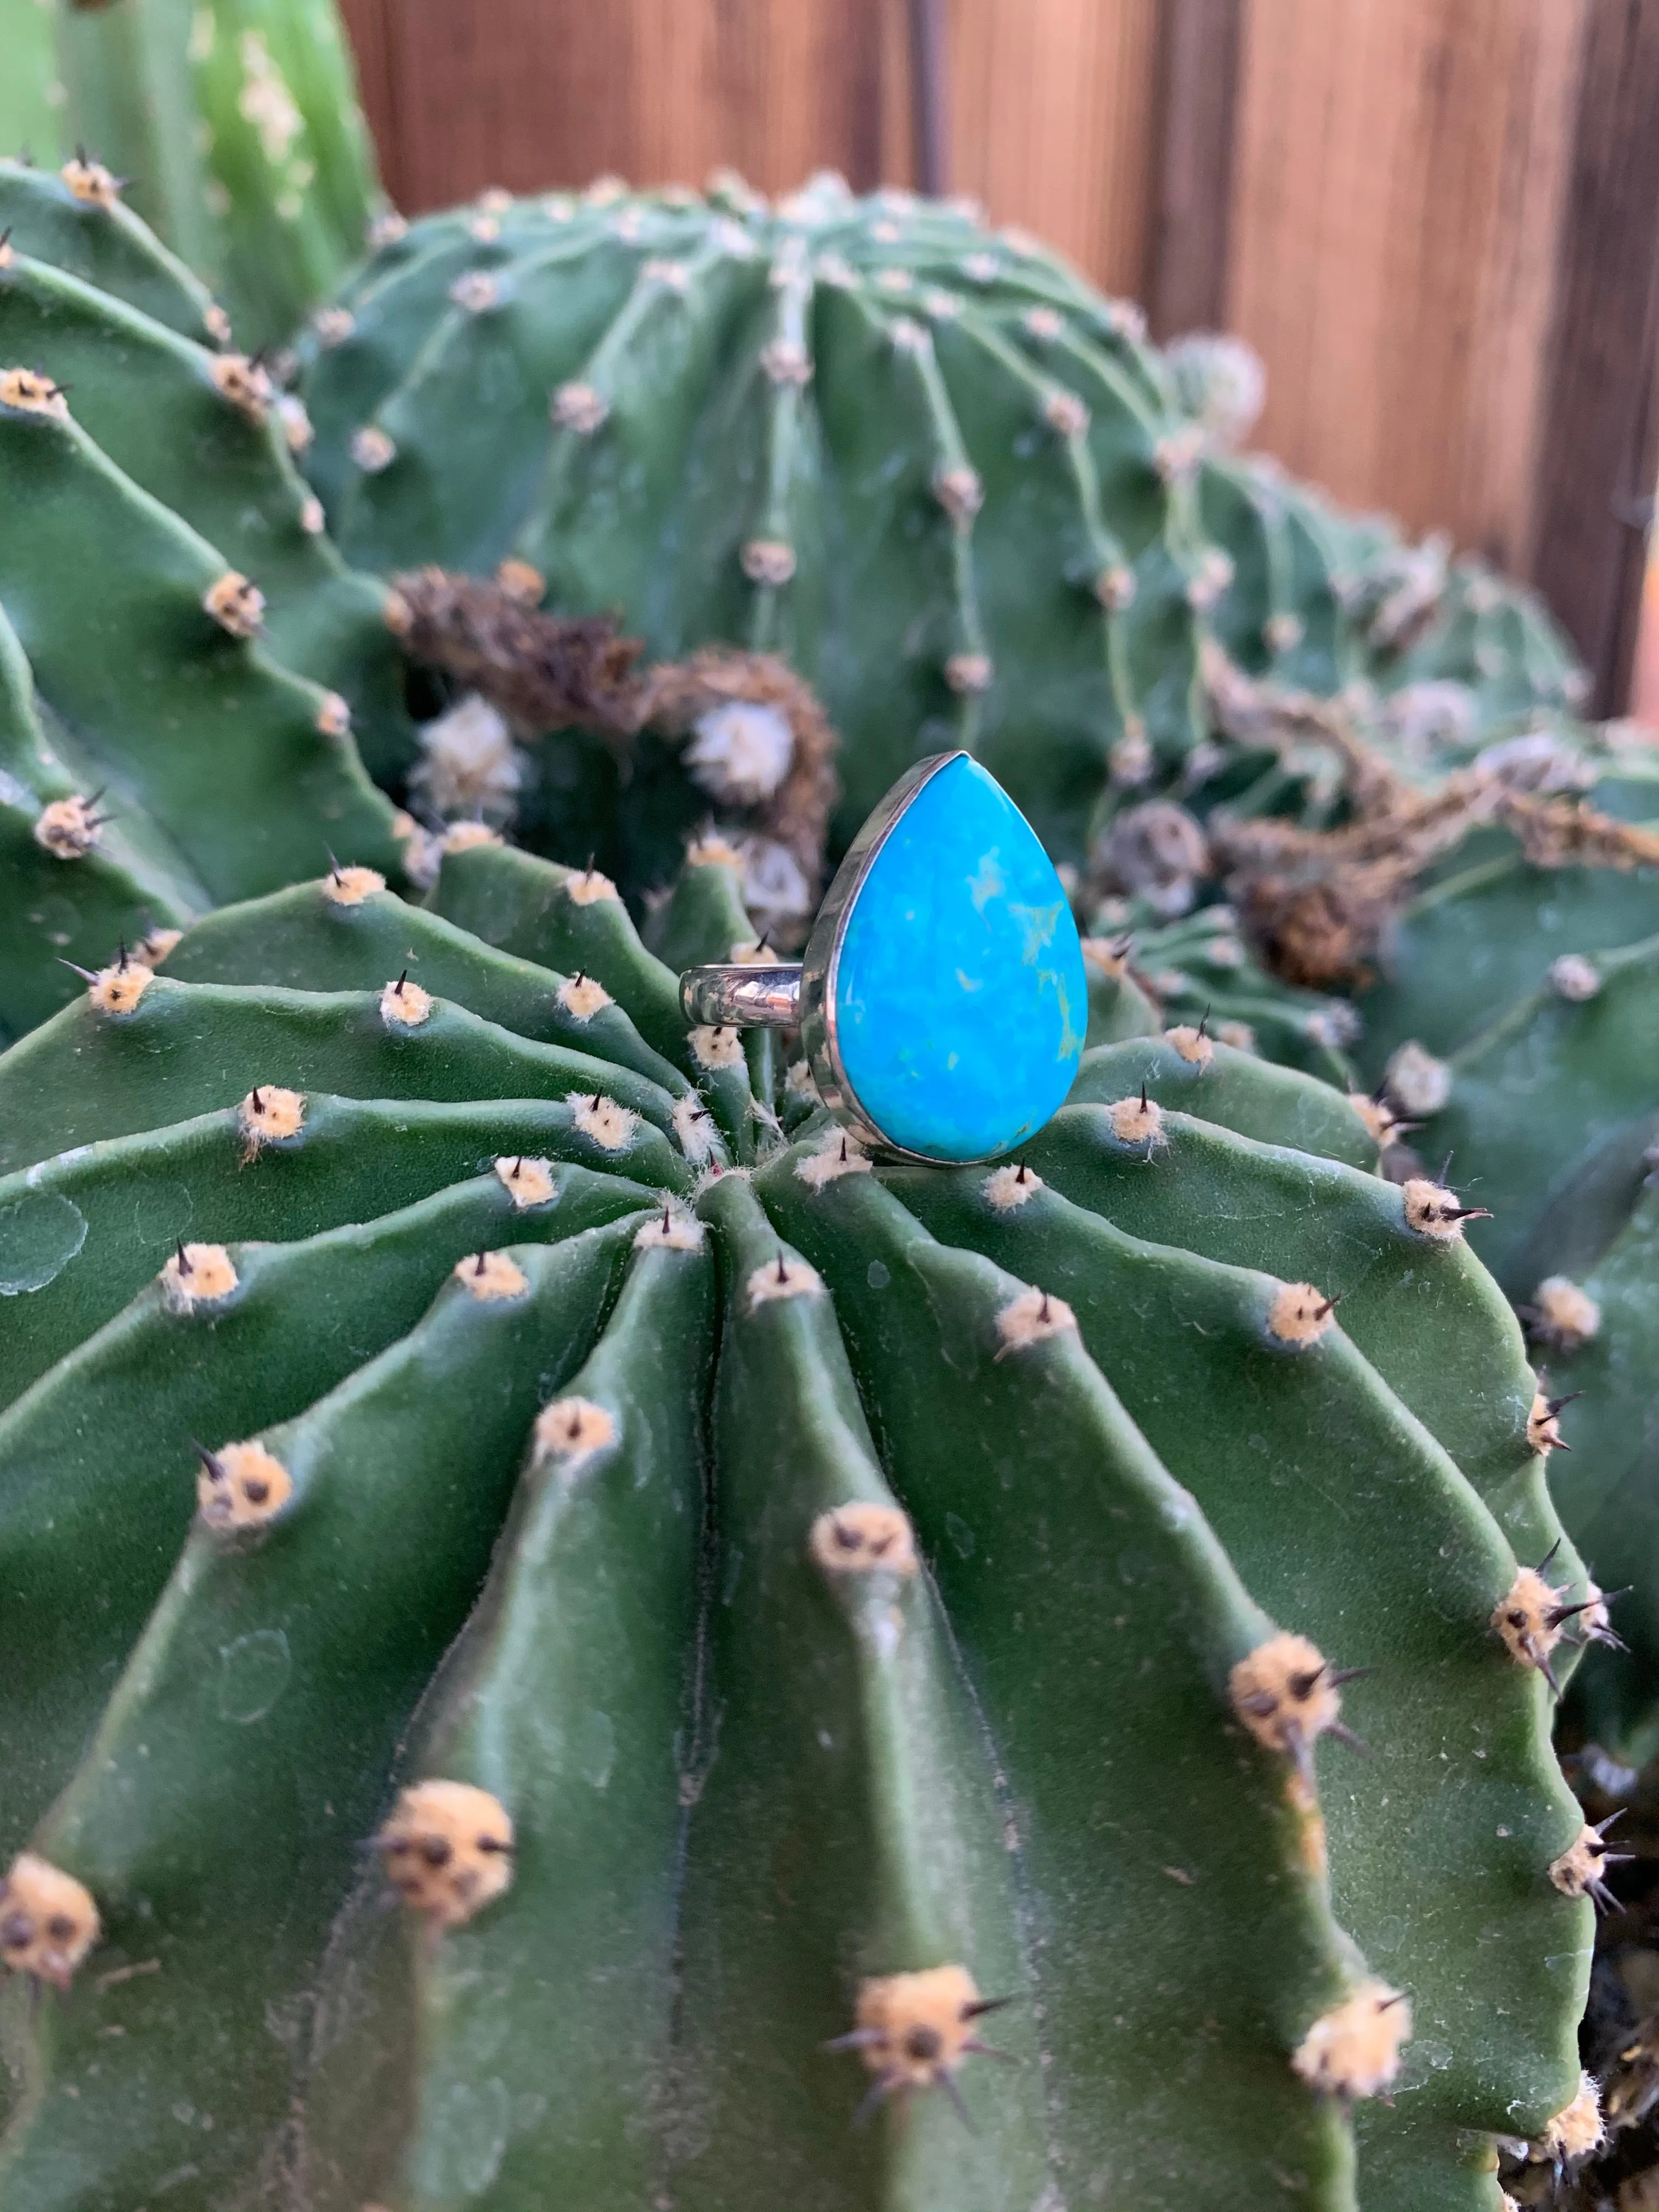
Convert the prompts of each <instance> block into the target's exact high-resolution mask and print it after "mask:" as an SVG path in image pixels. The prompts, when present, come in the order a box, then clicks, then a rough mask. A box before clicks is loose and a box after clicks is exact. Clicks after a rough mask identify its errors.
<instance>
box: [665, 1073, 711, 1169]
mask: <svg viewBox="0 0 1659 2212" xmlns="http://www.w3.org/2000/svg"><path fill="white" fill-rule="evenodd" d="M671 1120H672V1121H673V1124H674V1134H675V1136H676V1137H677V1138H678V1140H679V1147H680V1150H681V1152H684V1155H685V1157H686V1158H687V1159H688V1160H690V1162H691V1163H692V1164H693V1166H697V1165H699V1164H701V1163H702V1161H704V1160H706V1159H707V1158H708V1157H709V1155H710V1153H711V1152H713V1151H714V1115H712V1114H711V1113H710V1112H709V1110H708V1108H707V1107H706V1106H705V1105H704V1104H703V1103H702V1099H701V1098H699V1097H697V1096H696V1093H695V1092H694V1091H687V1092H685V1093H684V1095H683V1096H682V1097H678V1098H677V1099H676V1100H675V1101H674V1110H673V1113H672V1115H671Z"/></svg>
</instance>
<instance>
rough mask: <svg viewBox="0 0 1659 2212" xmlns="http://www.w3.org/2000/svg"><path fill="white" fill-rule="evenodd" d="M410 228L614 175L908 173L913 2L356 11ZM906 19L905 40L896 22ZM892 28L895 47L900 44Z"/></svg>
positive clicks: (350, 10) (530, 4) (382, 133)
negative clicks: (511, 196) (473, 202)
mask: <svg viewBox="0 0 1659 2212" xmlns="http://www.w3.org/2000/svg"><path fill="white" fill-rule="evenodd" d="M343 12H344V15H345V17H346V21H347V24H348V27H349V30H350V33H351V35H352V39H353V41H354V44H355V45H356V47H357V52H358V55H359V60H360V66H361V68H362V76H363V93H364V99H365V102H366V105H367V107H368V114H369V118H370V121H371V122H372V124H373V125H374V129H375V134H376V137H377V139H378V140H379V142H380V147H381V149H382V155H383V159H384V160H385V165H386V171H387V176H388V184H389V185H393V187H394V189H395V193H396V197H397V198H398V204H400V205H401V206H402V207H403V208H404V210H405V211H406V212H408V213H410V214H415V213H418V212H419V211H420V210H422V209H425V208H429V207H439V206H442V205H445V204H447V203H448V202H451V201H454V200H460V199H467V198H470V197H472V196H474V195H475V194H476V193H477V192H479V191H483V189H484V188H485V187H486V186H487V185H505V186H507V188H508V189H509V190H513V191H532V190H536V189H538V188H540V187H543V186H546V185H581V184H586V183H587V182H589V181H591V179H592V178H593V177H595V176H598V175H600V174H602V173H619V174H622V175H623V176H626V177H627V178H628V179H629V180H630V181H632V182H635V183H641V184H660V183H668V182H678V183H689V184H696V183H700V182H701V181H702V179H703V177H704V176H705V175H706V174H707V173H708V171H709V170H710V169H711V168H714V167H717V166H729V167H734V168H737V169H738V170H740V171H742V173H744V175H745V176H746V177H748V179H750V182H751V183H753V184H755V185H757V186H759V187H760V188H761V189H762V190H763V191H785V190H787V188H788V187H789V186H791V185H795V184H798V183H799V181H800V180H801V179H802V178H803V177H804V176H805V175H806V174H807V173H808V172H809V171H811V170H812V169H815V168H819V167H831V168H838V169H842V170H843V171H845V172H847V173H848V174H849V176H850V177H851V179H852V181H853V182H854V184H855V185H860V186H861V187H867V186H869V185H874V184H877V183H878V182H880V181H881V180H882V179H883V178H884V177H889V178H890V177H897V178H901V179H902V178H904V177H906V176H908V173H909V170H910V166H911V155H910V122H909V113H908V97H909V94H908V76H907V77H905V78H904V79H903V81H902V82H900V83H898V84H897V85H896V86H895V85H892V84H891V83H890V82H888V80H890V77H891V76H892V73H893V70H894V66H895V62H896V61H897V62H898V64H900V65H901V67H902V61H903V57H904V53H905V40H904V23H903V17H904V7H903V0H609V4H607V5H606V6H605V7H603V8H594V7H592V5H583V4H580V0H441V4H440V3H439V0H343ZM895 18H896V26H895V22H894V21H892V20H891V19H895ZM895 30H896V35H895Z"/></svg>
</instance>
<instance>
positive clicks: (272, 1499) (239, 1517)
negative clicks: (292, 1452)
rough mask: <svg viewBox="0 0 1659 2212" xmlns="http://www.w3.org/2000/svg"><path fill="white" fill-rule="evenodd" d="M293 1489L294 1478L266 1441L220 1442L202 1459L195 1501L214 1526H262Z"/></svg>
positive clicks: (204, 1516) (206, 1520) (286, 1501)
mask: <svg viewBox="0 0 1659 2212" xmlns="http://www.w3.org/2000/svg"><path fill="white" fill-rule="evenodd" d="M293 1492H294V1478H293V1476H292V1475H291V1474H289V1471H288V1469H287V1468H285V1467H284V1466H283V1462H281V1460H279V1459H276V1458H273V1457H272V1455H271V1454H270V1452H268V1451H267V1450H266V1449H265V1448H264V1445H263V1444H258V1443H235V1444H221V1445H220V1447H219V1449H218V1450H217V1451H216V1452H210V1453H208V1454H207V1455H206V1456H205V1458H204V1461H203V1464H202V1472H201V1473H200V1474H198V1475H197V1478H196V1503H197V1509H198V1510H199V1511H200V1513H201V1516H202V1518H203V1520H204V1521H205V1522H207V1523H208V1525H209V1527H210V1528H262V1527H263V1526H264V1523H265V1522H267V1521H269V1520H270V1517H271V1516H272V1515H273V1514H275V1513H277V1512H280V1511H281V1510H282V1508H283V1506H284V1505H286V1504H287V1503H288V1501H289V1498H290V1497H291V1496H292V1495H293Z"/></svg>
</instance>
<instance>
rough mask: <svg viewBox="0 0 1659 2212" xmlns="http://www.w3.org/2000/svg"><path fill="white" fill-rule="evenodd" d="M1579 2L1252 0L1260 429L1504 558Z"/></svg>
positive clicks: (1357, 497)
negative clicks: (1262, 383)
mask: <svg viewBox="0 0 1659 2212" xmlns="http://www.w3.org/2000/svg"><path fill="white" fill-rule="evenodd" d="M1584 6H1585V0H1249V4H1248V7H1247V13H1246V25H1245V36H1244V41H1243V45H1244V52H1243V79H1242V82H1241V86H1240V94H1239V123H1238V145H1237V167H1236V188H1235V197H1234V204H1233V209H1232V252H1231V272H1230V284H1229V319H1230V322H1231V326H1232V327H1233V328H1234V329H1236V330H1237V331H1239V332H1240V333H1241V334H1242V335H1243V337H1247V338H1248V339H1249V341H1250V342H1251V343H1252V344H1254V345H1255V347H1256V348H1257V349H1259V351H1260V352H1261V355H1262V356H1263V359H1264V360H1265V361H1266V362H1267V395H1268V396H1267V413H1266V415H1265V416H1264V418H1263V422H1262V425H1261V442H1262V443H1263V444H1264V445H1266V446H1267V447H1269V448H1270V449H1271V450H1273V452H1276V453H1279V455H1280V456H1281V457H1282V458H1283V459H1285V461H1286V462H1287V463H1288V464H1289V465H1290V466H1291V467H1292V468H1294V469H1297V470H1298V471H1303V472H1304V473H1306V474H1308V475H1310V476H1314V477H1318V478H1320V479H1321V480H1322V481H1323V482H1324V483H1328V485H1329V486H1330V488H1331V489H1332V490H1334V492H1336V493H1337V494H1338V495H1339V496H1340V497H1342V498H1344V499H1347V500H1352V501H1355V502H1357V503H1358V504H1361V505H1367V506H1370V505H1380V506H1384V507H1389V508H1390V509H1392V510H1393V511H1394V512H1395V513H1397V514H1398V515H1399V516H1400V517H1401V520H1403V521H1405V522H1406V523H1407V524H1408V525H1410V526H1413V527H1414V528H1418V529H1423V528H1428V527H1431V526H1435V525H1439V524H1443V525H1445V526H1447V527H1449V529H1450V530H1451V532H1453V534H1454V536H1455V538H1456V539H1457V540H1458V541H1459V542H1460V543H1461V544H1473V545H1476V546H1479V547H1481V548H1483V549H1484V550H1486V551H1487V552H1489V553H1491V554H1492V556H1494V557H1496V558H1497V559H1498V560H1500V561H1502V562H1504V563H1505V564H1506V565H1510V566H1514V565H1517V564H1519V563H1521V562H1524V560H1525V557H1526V555H1527V553H1528V549H1529V547H1530V544H1531V539H1532V513H1533V494H1534V483H1533V478H1534V451H1535V448H1536V445H1537V441H1538V426H1539V418H1540V412H1541V407H1542V404H1543V399H1544V362H1545V347H1544V343H1543V337H1544V333H1545V331H1547V328H1548V327H1549V321H1550V316H1551V313H1552V307H1553V298H1554V286H1555V273H1556V247H1557V240H1558V238H1559V231H1560V219H1559V218H1560V208H1561V204H1562V197H1563V192H1564V190H1565V180H1566V176H1567V173H1568V168H1569V165H1570V162H1571V146H1572V137H1573V128H1574V120H1575V115H1576V100H1575V92H1576V87H1577V54H1578V49H1579V46H1580V42H1581V38H1582V32H1583V12H1584Z"/></svg>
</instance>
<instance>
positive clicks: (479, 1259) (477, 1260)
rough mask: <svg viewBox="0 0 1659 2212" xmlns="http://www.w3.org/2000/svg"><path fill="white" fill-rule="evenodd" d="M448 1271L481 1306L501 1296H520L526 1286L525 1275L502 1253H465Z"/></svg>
mask: <svg viewBox="0 0 1659 2212" xmlns="http://www.w3.org/2000/svg"><path fill="white" fill-rule="evenodd" d="M450 1273H452V1274H453V1276H454V1278H455V1280H456V1281H457V1282H458V1283H459V1285H461V1288H462V1289H463V1290H464V1291H466V1293H467V1294H468V1296H469V1297H475V1298H477V1301H478V1303H479V1304H481V1305H494V1304H497V1303H498V1302H499V1301H501V1300H502V1299H504V1298H521V1297H523V1296H524V1294H525V1292H526V1291H527V1290H528V1289H529V1288H530V1280H529V1278H528V1276H526V1274H525V1273H524V1271H523V1269H522V1268H521V1267H519V1266H518V1265H517V1263H516V1262H515V1261H512V1260H509V1259H508V1257H507V1254H506V1253H505V1252H469V1253H468V1254H467V1255H466V1257H465V1259H464V1260H458V1261H456V1262H455V1265H454V1267H453V1268H452V1269H451V1270H450Z"/></svg>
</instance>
